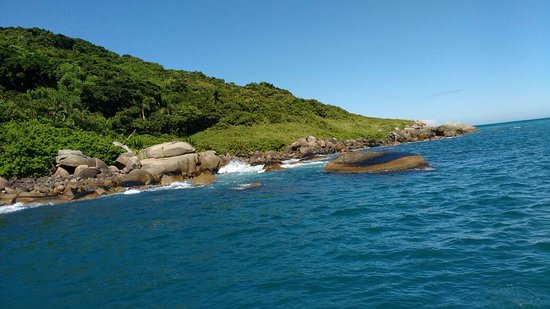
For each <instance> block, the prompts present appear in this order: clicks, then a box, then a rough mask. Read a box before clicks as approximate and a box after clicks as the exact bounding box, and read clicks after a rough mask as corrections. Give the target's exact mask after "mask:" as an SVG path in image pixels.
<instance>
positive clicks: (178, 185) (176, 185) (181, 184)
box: [148, 181, 191, 191]
mask: <svg viewBox="0 0 550 309" xmlns="http://www.w3.org/2000/svg"><path fill="white" fill-rule="evenodd" d="M188 188H191V182H190V181H176V182H173V183H171V184H169V185H167V186H160V187H154V188H151V189H149V190H148V191H161V190H173V189H188Z"/></svg>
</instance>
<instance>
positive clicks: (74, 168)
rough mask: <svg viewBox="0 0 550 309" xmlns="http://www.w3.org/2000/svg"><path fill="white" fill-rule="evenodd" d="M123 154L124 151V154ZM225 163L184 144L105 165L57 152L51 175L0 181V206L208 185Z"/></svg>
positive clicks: (130, 154) (127, 155) (163, 146)
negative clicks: (139, 188)
mask: <svg viewBox="0 0 550 309" xmlns="http://www.w3.org/2000/svg"><path fill="white" fill-rule="evenodd" d="M127 150H129V149H127ZM230 159H231V158H227V157H225V156H221V157H220V156H217V155H216V153H215V152H214V151H205V152H201V153H196V152H195V148H193V146H191V145H190V144H188V143H185V142H168V143H163V144H159V145H154V146H151V147H149V148H146V149H143V150H142V151H141V152H140V153H139V155H138V154H136V153H134V152H132V151H127V152H125V153H123V154H121V155H120V156H119V157H118V158H117V159H116V160H115V162H114V165H111V166H108V165H107V164H105V162H103V161H102V160H100V159H97V158H92V157H89V156H86V155H85V154H83V153H82V152H81V151H79V150H59V151H58V154H57V157H56V167H57V168H56V171H55V173H54V174H53V175H51V176H45V177H40V178H23V179H13V180H10V181H8V180H6V179H4V178H1V177H0V205H9V204H12V203H16V202H22V203H32V202H66V201H71V200H75V199H82V198H92V197H97V196H101V195H105V194H110V193H115V192H121V191H123V190H125V187H132V186H145V185H155V184H160V185H167V184H170V183H172V182H175V181H182V180H185V179H189V178H193V183H192V184H193V185H194V186H200V185H208V184H210V183H212V182H214V181H215V176H214V175H213V174H214V173H216V172H217V171H218V169H219V168H220V167H221V166H223V165H224V164H227V163H228V162H229V160H230Z"/></svg>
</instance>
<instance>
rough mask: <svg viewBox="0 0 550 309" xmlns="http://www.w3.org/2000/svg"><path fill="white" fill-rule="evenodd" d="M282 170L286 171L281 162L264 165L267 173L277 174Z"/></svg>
mask: <svg viewBox="0 0 550 309" xmlns="http://www.w3.org/2000/svg"><path fill="white" fill-rule="evenodd" d="M282 170H284V168H283V167H282V166H281V162H271V163H267V164H266V165H264V171H266V172H276V171H282Z"/></svg>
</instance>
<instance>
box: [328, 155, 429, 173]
mask: <svg viewBox="0 0 550 309" xmlns="http://www.w3.org/2000/svg"><path fill="white" fill-rule="evenodd" d="M429 168H430V165H429V164H428V162H426V160H424V158H422V157H421V156H419V155H415V154H408V153H398V152H374V151H372V152H364V151H355V152H347V153H343V154H341V155H340V156H338V157H337V158H336V159H334V160H332V161H330V162H329V163H328V164H327V165H326V167H325V171H326V172H339V173H384V172H402V171H408V170H425V169H429Z"/></svg>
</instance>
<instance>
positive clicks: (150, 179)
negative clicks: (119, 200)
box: [121, 169, 156, 187]
mask: <svg viewBox="0 0 550 309" xmlns="http://www.w3.org/2000/svg"><path fill="white" fill-rule="evenodd" d="M154 183H156V181H155V177H154V176H153V175H151V173H149V172H148V171H147V170H144V169H137V170H133V171H131V172H130V173H129V174H128V175H126V176H125V177H124V179H123V180H122V182H121V184H122V186H124V187H133V186H144V185H150V184H154Z"/></svg>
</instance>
